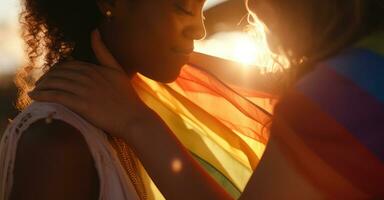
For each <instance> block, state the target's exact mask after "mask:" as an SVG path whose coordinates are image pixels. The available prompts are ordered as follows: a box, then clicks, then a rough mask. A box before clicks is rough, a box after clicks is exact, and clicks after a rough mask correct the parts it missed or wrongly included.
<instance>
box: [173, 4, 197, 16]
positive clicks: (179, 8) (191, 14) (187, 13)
mask: <svg viewBox="0 0 384 200" xmlns="http://www.w3.org/2000/svg"><path fill="white" fill-rule="evenodd" d="M175 7H176V8H177V10H179V11H181V12H182V13H183V14H186V15H189V16H194V15H195V14H194V13H193V12H191V11H188V10H187V9H185V8H184V7H183V6H181V5H179V4H177V3H176V4H175Z"/></svg>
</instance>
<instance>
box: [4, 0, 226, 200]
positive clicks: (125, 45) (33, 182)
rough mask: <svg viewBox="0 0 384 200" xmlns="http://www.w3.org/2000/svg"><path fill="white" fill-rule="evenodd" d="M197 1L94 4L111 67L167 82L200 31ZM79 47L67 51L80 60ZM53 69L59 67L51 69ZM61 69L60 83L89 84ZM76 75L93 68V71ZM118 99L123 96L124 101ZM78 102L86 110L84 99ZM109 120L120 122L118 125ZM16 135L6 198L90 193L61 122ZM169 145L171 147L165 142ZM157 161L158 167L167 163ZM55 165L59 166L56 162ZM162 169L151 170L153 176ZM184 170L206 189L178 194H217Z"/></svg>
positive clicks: (76, 136)
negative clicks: (11, 178) (100, 16)
mask: <svg viewBox="0 0 384 200" xmlns="http://www.w3.org/2000/svg"><path fill="white" fill-rule="evenodd" d="M203 4H204V1H202V0H172V1H170V0H142V1H129V0H115V1H98V6H99V8H100V12H101V13H103V14H105V13H106V11H111V13H112V16H106V17H105V20H103V21H102V22H101V23H100V26H99V27H98V29H99V30H100V34H101V37H102V38H103V40H105V41H106V45H107V46H108V48H109V49H111V51H112V52H113V54H114V56H115V57H116V58H117V60H118V62H119V63H121V64H122V66H123V67H122V70H121V69H119V70H118V71H119V72H121V71H124V72H125V73H124V75H123V77H124V78H125V79H128V78H127V77H131V76H132V75H133V74H135V73H136V72H140V73H142V74H144V75H146V76H148V77H150V78H153V79H155V80H158V81H162V82H170V81H173V80H174V79H175V78H176V77H177V76H178V74H179V70H180V68H181V66H182V65H183V64H184V63H186V62H187V60H188V58H189V54H190V53H191V52H192V50H193V40H196V39H200V38H202V37H204V35H205V29H204V25H203V23H202V20H203V17H202V13H201V11H202V6H203ZM89 34H91V33H89ZM82 49H90V47H83V46H79V47H78V49H75V54H74V55H73V56H74V57H75V58H76V59H79V60H82V58H84V60H86V59H85V58H87V57H89V55H88V54H87V53H86V52H83V53H82ZM107 66H108V65H107ZM109 66H111V65H109ZM95 67H98V66H92V68H95ZM55 68H58V69H60V67H59V66H55ZM81 71H82V69H79V71H78V72H81ZM62 72H64V73H65V74H66V77H67V78H63V79H62V78H60V77H56V78H57V80H60V81H62V83H64V84H66V85H70V84H71V83H75V82H72V81H71V80H70V77H72V78H74V77H77V78H79V77H80V78H79V79H78V80H76V83H80V84H81V83H89V81H90V79H89V78H86V77H81V76H78V75H77V74H76V73H73V72H72V71H70V70H65V69H63V71H62ZM83 72H84V73H87V72H90V73H93V72H95V70H93V69H91V70H90V71H83ZM115 72H116V70H115V71H113V70H111V73H112V74H116V73H115ZM93 75H94V76H93V78H97V79H98V80H99V81H105V83H108V81H109V80H105V75H99V74H97V73H93ZM125 79H114V81H116V82H119V81H120V82H119V84H120V85H122V84H123V85H124V84H127V83H126V80H125ZM121 81H122V82H121ZM116 82H115V83H116ZM92 85H93V84H84V85H83V86H85V87H86V88H88V89H91V88H92V87H93V86H92ZM75 91H76V89H75V90H74V91H71V92H69V93H67V94H68V95H72V96H73V95H75ZM105 91H110V89H107V90H105ZM117 94H121V93H120V92H118V93H117ZM113 96H114V97H116V98H115V99H120V98H121V97H119V95H117V96H116V95H113ZM125 97H126V98H128V99H132V98H135V96H132V97H130V95H129V94H128V95H127V96H125ZM110 98H112V96H110ZM126 98H123V99H124V100H126ZM101 99H103V98H101ZM79 105H82V107H87V106H85V105H86V104H79ZM139 112H140V111H139ZM117 115H118V114H117ZM119 116H120V117H123V116H124V115H119ZM155 120H157V121H159V120H158V119H155ZM101 121H103V122H104V123H108V124H110V122H113V121H108V118H107V119H105V118H104V119H102V120H101ZM115 125H116V126H117V127H121V126H122V124H115ZM23 135H24V136H23V137H22V138H21V140H20V143H19V145H18V149H17V156H16V166H15V171H14V174H15V184H14V186H13V189H12V197H11V198H12V199H13V200H20V199H96V198H98V195H99V188H98V185H99V183H98V182H99V181H98V176H97V172H96V169H95V167H94V163H93V159H92V156H91V155H90V153H89V150H88V147H87V145H86V143H85V141H84V139H83V138H82V136H81V134H80V133H79V131H78V130H76V129H75V128H74V127H72V126H71V125H68V124H66V123H65V122H61V121H53V122H52V123H51V124H45V123H44V122H43V121H39V122H37V123H34V124H33V125H32V126H31V127H30V128H29V129H28V130H26V131H25V133H23ZM174 139H175V138H173V139H172V140H174ZM162 145H163V144H162ZM162 145H161V146H162ZM172 145H175V144H174V143H172ZM157 146H159V145H157ZM176 146H177V148H180V146H181V145H180V144H179V143H176ZM159 147H160V146H159ZM58 155H59V156H58ZM174 156H178V154H174ZM180 157H186V158H187V159H186V160H185V161H186V163H190V164H191V165H193V166H197V164H196V163H195V162H194V161H193V160H192V159H191V158H190V156H189V153H188V152H187V151H186V150H184V151H182V152H181V155H180ZM162 162H163V163H164V164H165V162H167V161H162ZM56 163H61V164H60V165H56ZM166 164H167V165H168V164H169V163H166ZM152 166H153V167H154V166H156V165H152ZM151 171H152V170H151ZM167 173H168V172H167ZM167 173H163V172H161V171H157V172H155V174H167ZM188 175H190V174H188ZM192 175H194V177H195V178H194V179H195V181H194V180H193V179H191V181H192V182H195V183H200V182H206V183H207V186H206V187H205V188H207V192H200V191H201V190H200V189H198V188H194V189H188V191H185V192H187V193H194V194H195V195H196V196H195V197H197V198H199V199H212V197H213V196H216V194H220V193H223V194H224V192H223V190H222V189H221V188H220V187H219V186H216V185H215V184H214V183H213V182H212V180H211V179H210V178H209V177H208V176H207V175H206V174H205V172H204V171H202V170H200V171H197V172H196V171H192ZM178 177H179V180H180V181H184V180H185V178H186V176H185V175H183V174H180V176H178ZM174 186H175V185H174V184H169V185H168V186H165V187H167V188H169V189H168V191H169V190H170V189H171V188H172V187H174ZM176 193H177V192H176ZM167 196H171V197H172V196H173V197H175V198H177V195H176V194H174V191H171V192H168V193H167Z"/></svg>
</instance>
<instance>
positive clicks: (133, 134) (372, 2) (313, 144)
mask: <svg viewBox="0 0 384 200" xmlns="http://www.w3.org/2000/svg"><path fill="white" fill-rule="evenodd" d="M248 6H249V8H250V10H251V12H253V13H255V14H256V15H257V17H258V18H259V19H261V20H262V21H263V22H264V23H265V25H266V27H267V28H268V30H269V32H268V42H269V45H270V47H271V49H273V50H275V51H278V50H283V51H284V52H286V54H287V56H288V57H289V58H290V60H291V69H290V70H289V72H290V74H289V76H290V77H291V78H292V80H294V81H293V82H292V84H291V85H290V87H289V89H288V90H287V91H285V92H284V95H282V97H281V99H280V101H279V104H278V105H277V106H276V109H275V113H274V116H273V122H272V128H271V136H270V138H269V142H268V145H267V147H266V151H265V153H264V155H263V157H262V159H261V161H260V164H259V165H258V166H257V168H256V169H255V172H254V174H253V176H252V178H251V180H250V181H249V183H248V185H247V187H246V188H245V191H244V193H243V194H242V195H241V197H240V199H381V198H383V197H384V193H383V180H384V165H383V162H384V161H383V158H384V157H383V156H384V154H383V152H384V149H383V147H384V145H383V144H384V143H383V141H384V140H383V132H384V130H383V125H382V124H383V119H384V107H383V100H384V98H383V97H384V95H383V91H384V83H383V79H382V75H383V74H384V71H383V69H384V68H383V67H384V56H383V55H384V34H383V31H384V20H383V19H384V15H383V13H384V12H383V11H384V5H383V3H382V1H380V0H303V1H298V0H284V1H281V0H249V1H248ZM117 60H118V59H117ZM84 68H86V66H84ZM233 75H234V76H235V75H236V74H233ZM85 76H88V77H89V74H87V75H85ZM95 84H96V83H95ZM97 84H98V85H99V86H102V85H105V86H106V84H103V83H101V82H98V83H97ZM46 85H50V86H54V87H53V88H56V89H60V90H63V91H70V90H69V89H68V87H66V86H62V85H61V86H59V85H57V81H55V80H54V79H51V78H49V76H48V77H47V78H46V82H45V83H42V84H41V85H40V86H38V89H37V90H35V92H34V93H33V94H32V96H33V98H35V99H38V100H46V101H59V102H63V104H65V105H68V107H70V108H72V109H76V108H78V106H76V105H75V103H74V102H84V101H86V102H94V104H93V103H91V104H90V105H93V107H92V106H91V107H89V108H88V109H85V110H84V111H83V112H82V113H81V114H82V115H83V116H85V117H86V118H87V119H89V120H90V121H93V122H95V123H96V124H98V125H99V126H100V127H103V128H104V129H107V130H112V129H113V127H112V126H108V124H103V123H98V122H100V121H101V120H100V119H101V118H100V116H105V115H108V116H109V117H111V118H114V120H116V121H121V122H120V123H127V124H129V123H131V124H132V121H131V120H132V119H133V118H134V117H132V116H134V114H132V113H131V116H130V117H127V118H117V117H114V115H112V114H109V113H108V111H110V110H117V108H118V107H119V105H116V104H113V103H111V104H107V103H105V102H104V103H105V104H101V103H96V102H97V100H94V99H90V98H86V99H87V100H84V99H81V98H75V97H70V96H69V95H65V93H63V92H60V91H56V92H57V93H56V94H52V93H49V92H46V91H44V90H42V89H44V88H45V86H46ZM105 86H104V88H105ZM115 86H117V85H115ZM39 87H40V88H41V89H39ZM75 88H80V86H77V87H75ZM82 92H85V91H84V90H82ZM102 92H103V91H102V90H97V89H96V90H95V91H92V92H90V93H92V94H95V96H100V94H102ZM97 93H98V94H99V95H97ZM106 101H108V100H106ZM124 102H127V101H124ZM103 105H110V106H111V107H107V106H106V107H103V109H99V111H100V112H99V113H97V114H96V113H92V111H93V110H96V109H98V106H103ZM121 105H125V106H126V105H128V104H121ZM134 106H137V104H132V105H131V108H133V107H134ZM101 110H104V112H101ZM101 113H102V114H101ZM105 125H107V126H105ZM153 126H155V127H157V129H156V130H157V131H152V132H150V131H148V130H150V129H151V127H152V126H137V127H135V129H134V130H132V128H131V127H130V128H128V127H129V126H127V129H125V130H124V129H121V130H116V131H115V132H111V133H112V134H114V135H118V136H120V137H122V138H125V139H126V141H128V142H129V143H130V144H131V146H132V147H133V148H134V149H135V152H137V154H138V155H139V158H140V159H141V160H142V161H143V162H145V163H146V165H148V166H151V165H155V164H157V163H160V164H159V165H158V167H157V168H156V169H152V170H153V171H152V172H151V169H150V168H149V169H148V170H149V173H152V175H154V177H153V178H154V181H155V182H156V184H158V186H159V188H160V190H161V191H162V192H163V194H165V196H166V198H169V199H197V198H196V197H197V196H196V195H198V194H196V193H188V191H190V189H192V188H193V189H195V188H199V189H201V191H202V192H203V191H204V192H206V191H207V188H206V187H205V186H206V183H205V182H193V181H192V182H189V181H185V182H182V181H180V179H179V177H178V176H166V175H162V174H161V173H159V172H166V171H167V170H168V169H167V167H168V166H167V165H163V164H161V162H159V160H160V158H159V157H161V158H162V159H168V158H169V159H170V158H172V157H173V156H174V155H177V156H179V158H180V159H181V160H182V161H183V162H186V163H187V164H185V165H183V166H184V167H183V171H185V172H186V173H183V175H185V176H184V178H185V179H190V178H192V176H193V175H195V174H194V173H193V171H194V170H195V171H200V170H199V168H198V167H197V165H190V163H189V162H187V160H189V159H188V158H185V157H180V156H188V155H187V154H183V153H182V152H183V148H180V146H179V145H174V143H177V141H176V140H172V138H171V137H170V136H169V134H165V133H161V134H160V133H159V132H161V130H162V129H161V126H160V125H159V126H156V125H153ZM147 133H151V136H152V137H153V138H156V141H152V140H147V137H149V136H148V134H147ZM159 144H162V145H159ZM143 146H146V147H147V148H148V147H150V149H151V150H152V151H155V152H158V153H157V154H151V153H150V152H151V151H149V150H147V149H146V148H144V147H143ZM187 172H188V173H187ZM195 180H196V181H199V180H202V179H195ZM172 183H173V188H170V187H167V185H168V184H172ZM173 191H183V192H179V193H176V192H173ZM208 191H211V190H208ZM216 194H217V196H215V195H213V196H212V198H206V199H227V198H230V197H223V195H222V193H220V192H218V193H216Z"/></svg>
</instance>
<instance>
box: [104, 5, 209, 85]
mask: <svg viewBox="0 0 384 200" xmlns="http://www.w3.org/2000/svg"><path fill="white" fill-rule="evenodd" d="M203 4H204V0H115V1H114V2H113V3H110V4H107V3H102V4H101V5H102V6H101V7H102V8H103V9H108V10H110V11H111V12H112V17H111V18H110V19H109V20H107V21H106V22H105V23H103V24H102V25H101V27H100V29H101V34H102V37H103V40H104V41H105V43H106V45H107V46H108V48H109V49H110V51H111V52H112V54H113V55H114V56H115V58H116V59H117V60H118V61H119V62H120V64H121V65H122V66H123V67H124V68H125V70H126V71H127V72H128V73H131V72H139V73H141V74H143V75H145V76H147V77H149V78H151V79H154V80H157V81H161V82H171V81H173V80H175V79H176V77H177V76H178V75H179V72H180V68H181V67H182V66H183V65H184V64H185V63H186V62H187V61H188V59H189V56H190V53H191V52H192V51H193V48H194V47H193V41H194V40H197V39H201V38H203V37H204V36H205V28H204V24H203V16H202V7H203ZM104 12H106V10H104Z"/></svg>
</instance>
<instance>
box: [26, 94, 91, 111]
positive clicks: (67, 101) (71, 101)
mask: <svg viewBox="0 0 384 200" xmlns="http://www.w3.org/2000/svg"><path fill="white" fill-rule="evenodd" d="M30 96H31V98H32V99H33V100H35V101H42V102H51V103H58V104H62V105H64V106H65V107H67V108H69V109H71V110H73V111H74V112H80V111H81V110H82V109H84V108H85V106H84V105H86V103H85V102H84V101H83V99H82V98H80V97H78V96H76V95H73V94H71V93H67V92H63V91H57V90H45V91H35V92H33V93H32V94H30Z"/></svg>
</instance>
